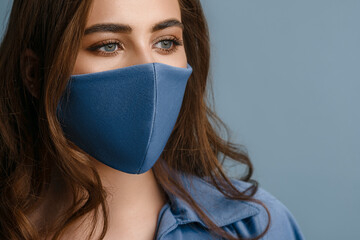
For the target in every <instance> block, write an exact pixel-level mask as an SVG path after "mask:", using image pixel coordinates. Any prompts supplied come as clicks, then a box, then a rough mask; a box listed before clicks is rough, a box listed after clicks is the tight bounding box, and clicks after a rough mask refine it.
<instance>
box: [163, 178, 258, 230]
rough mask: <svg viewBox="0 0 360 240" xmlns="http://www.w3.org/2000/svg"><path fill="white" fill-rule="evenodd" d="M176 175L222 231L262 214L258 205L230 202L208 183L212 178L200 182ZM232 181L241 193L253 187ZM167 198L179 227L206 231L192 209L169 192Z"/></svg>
mask: <svg viewBox="0 0 360 240" xmlns="http://www.w3.org/2000/svg"><path fill="white" fill-rule="evenodd" d="M177 174H178V175H179V177H180V179H181V181H182V183H183V186H184V188H185V190H187V191H188V192H189V193H190V195H191V197H192V198H193V199H194V200H195V201H196V203H197V204H198V205H199V206H200V207H201V208H202V210H203V211H205V213H206V214H207V216H208V217H210V219H211V220H212V221H213V222H214V223H215V224H216V225H217V226H218V227H223V226H225V225H228V224H231V223H234V222H237V221H240V220H242V219H245V218H248V217H251V216H254V215H256V214H258V213H259V211H260V209H259V207H258V205H256V204H255V203H253V202H246V201H241V200H231V199H227V198H226V197H225V196H224V195H223V194H222V193H221V192H220V191H218V190H217V188H216V187H215V186H213V185H212V184H210V183H209V182H208V181H209V179H210V178H207V177H204V178H199V177H197V176H193V175H188V174H185V173H177ZM230 180H231V182H232V183H233V184H234V185H235V187H237V189H238V190H240V191H244V190H245V189H246V188H247V187H249V186H250V183H246V182H243V181H239V180H236V179H230ZM167 194H168V196H169V200H170V206H171V208H169V210H170V211H171V213H172V215H173V217H174V219H175V220H176V222H177V224H185V223H189V222H198V223H200V224H201V225H203V226H204V227H206V225H205V223H204V222H203V221H202V220H201V219H200V217H199V216H198V215H197V214H196V212H195V210H193V209H192V208H191V207H190V205H188V204H187V203H186V202H185V201H183V200H182V199H180V198H178V197H176V196H175V195H173V194H171V193H169V192H167ZM167 214H169V213H167Z"/></svg>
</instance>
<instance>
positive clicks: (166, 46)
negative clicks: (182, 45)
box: [157, 40, 174, 50]
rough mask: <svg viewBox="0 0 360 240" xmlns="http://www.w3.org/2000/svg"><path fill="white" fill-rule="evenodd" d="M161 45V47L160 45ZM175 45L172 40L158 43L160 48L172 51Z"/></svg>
mask: <svg viewBox="0 0 360 240" xmlns="http://www.w3.org/2000/svg"><path fill="white" fill-rule="evenodd" d="M158 44H160V46H159V45H158ZM173 44H174V42H173V41H171V40H162V41H160V42H158V43H157V45H158V46H159V48H164V49H166V50H167V49H170V48H171V47H172V45H173Z"/></svg>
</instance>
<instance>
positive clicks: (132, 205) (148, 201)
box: [24, 0, 187, 240]
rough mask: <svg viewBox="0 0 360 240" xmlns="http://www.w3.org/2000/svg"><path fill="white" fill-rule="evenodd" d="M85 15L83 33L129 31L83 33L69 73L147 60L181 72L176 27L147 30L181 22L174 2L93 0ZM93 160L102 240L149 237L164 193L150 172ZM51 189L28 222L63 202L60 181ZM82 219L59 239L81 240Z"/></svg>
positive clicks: (31, 83) (30, 80) (28, 70)
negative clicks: (111, 27) (119, 28)
mask: <svg viewBox="0 0 360 240" xmlns="http://www.w3.org/2000/svg"><path fill="white" fill-rule="evenodd" d="M89 14H90V15H89V18H88V22H87V24H86V29H89V28H91V27H92V26H94V25H98V24H109V23H111V24H126V25H129V26H130V27H131V28H132V31H131V33H124V32H109V31H106V32H94V31H90V32H91V33H89V34H85V35H84V37H83V41H82V46H81V47H80V49H79V52H78V55H77V59H76V63H75V66H74V69H73V74H85V73H93V72H100V71H106V70H112V69H117V68H122V67H127V66H131V65H136V64H145V63H152V62H160V63H165V64H168V65H172V66H176V67H183V68H186V66H187V59H186V54H185V49H184V47H183V45H182V43H181V41H182V40H183V35H182V34H183V29H182V28H181V26H178V25H176V26H171V27H167V28H164V29H161V30H158V31H155V32H152V31H151V29H152V27H153V26H154V25H155V24H157V23H159V22H162V21H164V20H168V19H173V20H174V19H176V20H178V21H179V22H181V13H180V6H179V3H178V0H136V1H134V0H94V3H93V6H92V9H91V11H90V13H89ZM88 32H89V31H88ZM174 39H175V41H178V42H180V45H176V44H175V42H174V41H173V40H174ZM99 45H100V46H99ZM95 46H96V47H95ZM166 50H171V51H169V52H167V51H166ZM25 55H26V56H25V59H26V61H27V62H28V63H33V64H28V65H27V66H25V71H24V79H25V84H26V86H27V87H28V89H29V91H30V92H31V93H32V94H33V95H34V96H37V95H38V91H37V88H36V86H37V84H36V79H35V77H36V76H35V77H34V74H33V73H32V71H33V69H34V68H35V67H36V56H34V55H33V54H32V53H31V51H28V52H26V54H25ZM34 66H35V67H34ZM94 161H95V164H96V166H97V169H98V172H99V175H100V177H101V180H102V182H103V185H104V187H105V189H106V190H107V192H108V195H109V197H108V199H107V204H108V206H109V208H108V209H109V211H108V212H109V218H110V225H109V229H108V232H107V235H106V237H105V239H106V240H112V239H114V240H115V239H135V240H151V239H153V238H154V236H155V229H156V224H157V219H158V215H159V211H160V209H161V208H162V206H163V205H164V204H165V202H166V195H165V194H164V192H163V190H162V189H161V188H160V186H159V185H158V184H157V183H156V181H155V178H154V173H153V171H152V170H151V169H150V170H149V171H148V172H146V173H143V174H139V175H133V174H127V173H124V172H121V171H118V170H115V169H112V168H110V167H108V166H106V165H104V164H102V163H101V162H99V161H97V160H96V159H94ZM54 176H56V173H54ZM55 182H56V183H55ZM51 189H52V190H51V191H50V192H49V194H48V197H47V199H48V200H47V201H46V202H45V203H44V205H43V206H42V207H41V208H40V209H39V211H38V215H37V216H33V219H34V222H36V221H37V219H41V218H42V217H44V215H42V212H43V213H47V214H45V215H47V217H46V218H49V219H50V218H51V217H50V215H52V216H55V214H54V213H51V209H52V210H53V211H56V210H55V209H56V208H55V207H54V201H55V200H56V201H55V202H66V201H68V200H67V199H66V197H65V196H66V194H65V192H66V189H63V185H62V184H61V182H60V181H58V180H56V181H55V180H54V183H53V184H52V187H51ZM59 199H63V200H62V201H59ZM87 219H89V218H85V219H84V223H83V224H81V225H80V224H79V223H76V224H75V225H74V227H72V228H70V229H69V230H68V231H67V232H66V234H65V235H64V236H63V238H62V239H85V238H84V233H86V230H87V226H89V223H88V220H87ZM49 221H51V220H49ZM99 222H101V221H99ZM100 227H101V226H99V228H100ZM99 228H98V230H99ZM96 232H97V233H100V231H96ZM95 236H97V234H96V235H95ZM94 239H95V238H94Z"/></svg>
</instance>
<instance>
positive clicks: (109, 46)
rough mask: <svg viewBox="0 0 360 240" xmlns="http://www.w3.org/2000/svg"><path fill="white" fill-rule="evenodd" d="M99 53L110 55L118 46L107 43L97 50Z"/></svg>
mask: <svg viewBox="0 0 360 240" xmlns="http://www.w3.org/2000/svg"><path fill="white" fill-rule="evenodd" d="M99 50H100V51H103V52H107V53H112V52H115V51H117V50H118V45H117V44H116V43H109V44H106V45H104V46H102V47H100V48H99Z"/></svg>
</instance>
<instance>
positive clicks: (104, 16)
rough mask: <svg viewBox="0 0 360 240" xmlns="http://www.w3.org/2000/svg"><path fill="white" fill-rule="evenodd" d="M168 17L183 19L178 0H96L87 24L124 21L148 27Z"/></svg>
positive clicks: (135, 27) (137, 26)
mask: <svg viewBox="0 0 360 240" xmlns="http://www.w3.org/2000/svg"><path fill="white" fill-rule="evenodd" d="M168 18H176V19H178V20H179V21H181V12H180V6H179V2H178V0H94V1H93V5H92V8H91V9H90V12H89V18H88V21H87V24H86V26H87V27H88V26H91V25H94V24H99V23H122V24H128V25H130V26H133V28H134V29H137V28H141V27H146V28H148V26H150V25H152V24H154V23H155V22H160V21H162V20H164V19H168Z"/></svg>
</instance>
